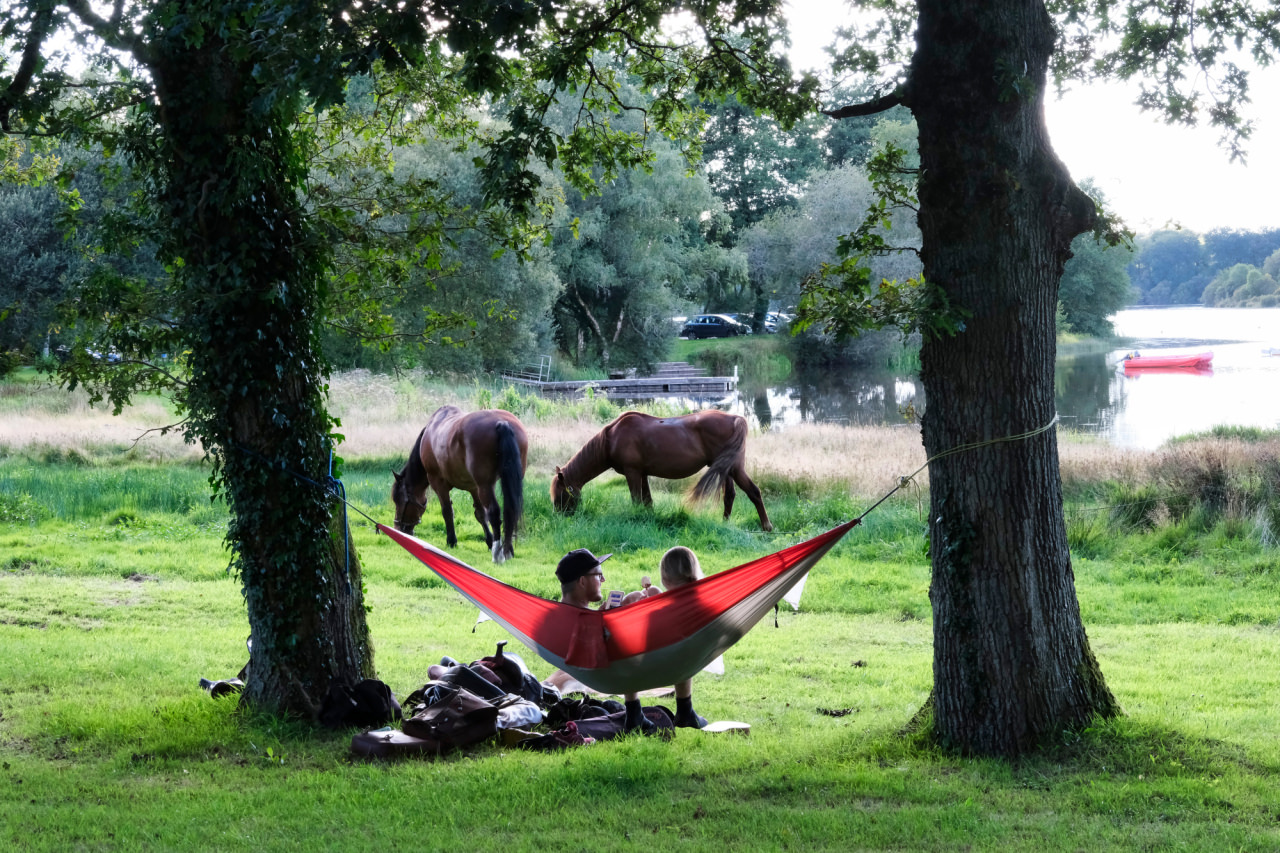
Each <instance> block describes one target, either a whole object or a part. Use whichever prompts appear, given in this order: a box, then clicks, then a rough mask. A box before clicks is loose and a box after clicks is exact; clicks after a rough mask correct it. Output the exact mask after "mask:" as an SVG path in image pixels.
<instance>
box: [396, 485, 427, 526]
mask: <svg viewBox="0 0 1280 853" xmlns="http://www.w3.org/2000/svg"><path fill="white" fill-rule="evenodd" d="M391 476H392V477H394V478H395V482H393V483H392V484H391V502H392V503H394V504H395V505H396V520H395V528H396V530H399V531H400V532H401V533H408V534H409V535H410V536H412V535H413V528H415V527H417V526H418V522H419V521H421V520H422V513H423V512H425V511H426V509H427V502H426V501H425V500H421V501H420V500H418V499H417V498H415V497H414V496H413V493H412V492H411V491H410V490H409V485H408V484H407V483H406V482H405V476H404V472H403V471H396V470H395V469H394V468H393V469H392V470H391Z"/></svg>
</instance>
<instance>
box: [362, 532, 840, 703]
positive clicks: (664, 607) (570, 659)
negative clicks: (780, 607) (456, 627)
mask: <svg viewBox="0 0 1280 853" xmlns="http://www.w3.org/2000/svg"><path fill="white" fill-rule="evenodd" d="M858 521H859V519H854V520H852V521H847V522H845V523H844V524H841V525H840V526H838V527H835V528H832V529H831V530H828V531H827V532H826V533H822V534H820V535H818V536H815V537H813V538H812V539H808V540H806V541H804V542H800V543H797V544H795V545H792V546H790V547H788V548H784V549H782V550H781V551H777V552H775V553H773V554H769V555H768V556H765V557H760V558H759V559H756V560H752V561H751V562H749V563H745V564H743V565H741V566H737V567H735V568H732V569H726V570H725V571H722V572H717V573H716V574H713V575H709V576H707V577H704V578H702V579H701V580H698V581H695V582H693V583H690V584H685V585H684V586H680V587H676V588H675V589H672V590H669V591H667V592H664V593H663V594H662V595H655V596H651V597H649V598H646V599H644V600H642V601H638V602H636V603H634V604H629V605H627V606H626V607H618V608H613V609H610V610H587V609H585V608H581V607H576V606H574V605H572V604H562V603H560V602H558V601H550V600H548V599H545V598H541V597H540V596H536V595H532V594H530V593H527V592H523V591H521V590H519V589H516V588H515V587H513V586H511V585H510V584H506V583H503V582H502V581H500V580H498V579H497V578H494V577H492V576H490V575H487V574H485V573H484V572H481V571H479V570H478V569H474V568H472V567H471V566H468V565H467V564H466V563H463V562H462V561H460V560H458V559H456V558H455V557H452V556H450V555H449V554H446V553H445V552H444V551H441V550H440V549H439V548H436V547H435V546H434V545H430V544H428V543H427V542H424V541H422V540H421V539H418V538H416V537H414V536H410V535H408V534H407V533H401V532H400V531H398V530H396V529H394V528H391V527H387V526H386V525H383V524H379V525H378V529H379V530H381V531H382V532H383V533H385V534H387V535H388V536H390V537H391V538H392V539H393V540H395V541H396V542H398V543H399V544H400V545H401V546H402V547H403V548H404V549H405V550H406V551H408V552H409V553H410V554H413V555H414V556H415V557H417V558H418V559H419V560H421V561H422V562H423V564H425V565H426V566H427V568H429V569H431V570H432V571H433V572H435V573H436V574H437V575H439V576H440V577H441V578H442V579H443V580H444V581H445V582H447V583H448V584H449V585H450V586H452V587H453V588H454V589H456V590H458V592H460V593H462V595H463V596H464V597H465V598H467V599H468V600H469V601H471V602H472V603H473V604H475V605H476V606H477V607H479V608H480V609H481V610H483V611H484V612H485V613H488V614H489V616H490V617H491V618H492V619H493V620H494V621H495V622H497V623H498V624H500V625H502V627H504V628H506V629H507V631H508V632H510V633H511V634H512V636H514V637H516V638H517V639H519V640H520V641H521V642H523V643H524V644H525V645H527V646H528V647H529V648H531V649H533V650H534V651H535V652H536V653H537V654H538V656H539V657H541V658H542V659H543V660H545V661H546V662H547V663H550V664H552V665H553V666H557V667H559V668H561V669H563V670H565V671H566V672H568V673H569V674H570V675H572V676H573V677H574V678H576V679H578V680H579V681H581V682H582V683H583V684H585V685H587V686H588V687H590V688H592V689H593V690H598V691H600V692H601V693H638V692H639V691H641V690H651V689H653V688H655V687H663V686H667V685H671V684H675V683H676V682H679V681H683V680H685V679H687V678H692V677H693V676H694V675H695V674H697V673H698V672H700V671H701V670H702V669H703V668H704V667H706V666H707V664H709V663H711V661H713V660H715V659H716V658H717V657H718V656H719V655H720V654H722V653H723V652H724V651H725V650H726V649H728V648H729V647H730V646H732V645H733V644H734V643H736V642H738V640H740V639H742V637H743V636H744V635H746V633H747V631H749V630H751V628H752V627H753V626H754V625H755V624H756V623H757V622H759V621H760V619H761V618H763V617H764V615H765V614H766V613H768V612H769V610H770V609H771V608H773V607H774V606H775V605H776V604H777V603H778V602H779V601H781V600H782V598H783V596H785V595H786V594H787V592H788V591H789V590H790V589H791V588H792V587H793V586H794V585H795V584H796V583H797V582H798V581H799V580H801V579H802V578H803V577H805V575H806V574H807V573H808V571H809V569H811V568H812V567H813V565H814V564H815V563H817V562H818V560H820V559H821V558H822V557H823V555H825V554H826V553H827V552H828V551H830V550H831V548H832V547H833V546H835V544H836V543H837V542H839V541H840V539H841V538H843V537H844V535H845V534H846V533H848V532H849V531H850V530H851V529H853V527H854V525H856V524H857V523H858Z"/></svg>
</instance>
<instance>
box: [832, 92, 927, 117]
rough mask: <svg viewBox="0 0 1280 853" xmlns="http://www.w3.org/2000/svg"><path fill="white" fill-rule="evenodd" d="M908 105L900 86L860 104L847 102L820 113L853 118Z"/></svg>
mask: <svg viewBox="0 0 1280 853" xmlns="http://www.w3.org/2000/svg"><path fill="white" fill-rule="evenodd" d="M900 106H910V104H909V103H908V101H907V95H906V92H904V91H903V90H902V88H901V87H899V88H897V89H894V90H893V91H892V92H890V93H889V94H887V95H882V96H880V97H879V98H876V99H875V100H874V101H866V102H865V103H861V104H849V105H848V106H845V107H839V108H837V109H834V110H822V111H821V112H822V114H823V115H825V116H830V117H831V118H855V117H857V116H872V115H875V114H876V113H882V112H885V111H886V110H891V109H893V108H894V107H900Z"/></svg>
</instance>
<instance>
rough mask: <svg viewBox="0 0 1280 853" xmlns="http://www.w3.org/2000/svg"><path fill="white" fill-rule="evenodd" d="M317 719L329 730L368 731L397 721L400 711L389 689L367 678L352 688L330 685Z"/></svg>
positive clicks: (340, 683)
mask: <svg viewBox="0 0 1280 853" xmlns="http://www.w3.org/2000/svg"><path fill="white" fill-rule="evenodd" d="M318 716H319V719H320V723H321V724H322V725H324V726H328V727H329V728H331V729H342V728H347V727H349V726H359V727H360V728H362V729H371V728H377V727H378V726H385V725H386V724H388V723H393V722H396V721H398V720H399V719H400V717H401V711H400V703H399V702H397V701H396V697H395V694H394V693H392V692H391V688H390V687H388V686H387V685H386V684H384V683H382V682H381V681H379V680H378V679H376V678H366V679H364V680H362V681H359V682H357V683H356V684H355V685H354V686H348V685H346V684H344V683H343V682H341V681H336V680H335V681H331V682H329V689H328V691H327V692H326V693H325V694H324V699H323V700H321V702H320V713H319V715H318Z"/></svg>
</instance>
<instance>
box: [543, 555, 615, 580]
mask: <svg viewBox="0 0 1280 853" xmlns="http://www.w3.org/2000/svg"><path fill="white" fill-rule="evenodd" d="M612 556H613V555H612V554H605V555H604V556H603V557H597V556H596V555H595V554H592V553H591V552H590V551H588V550H587V549H586V548H579V549H577V550H576V551H570V552H569V553H568V554H565V555H564V556H563V557H561V558H560V562H559V563H557V564H556V577H558V578H559V579H560V583H573V582H574V581H576V580H577V579H578V578H580V577H582V576H583V575H588V574H590V573H591V570H592V569H594V568H595V567H596V566H598V565H600V564H601V563H603V562H604V561H605V560H607V559H609V558H610V557H612Z"/></svg>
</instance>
